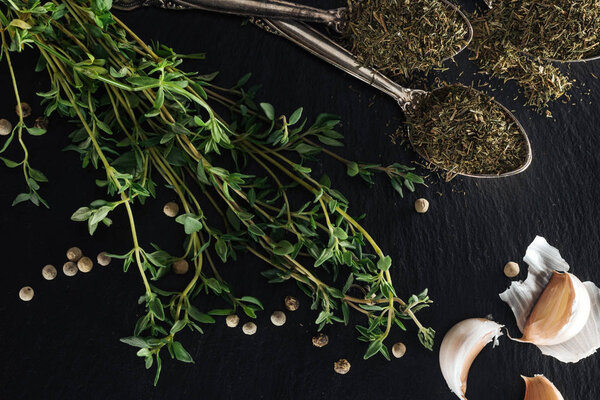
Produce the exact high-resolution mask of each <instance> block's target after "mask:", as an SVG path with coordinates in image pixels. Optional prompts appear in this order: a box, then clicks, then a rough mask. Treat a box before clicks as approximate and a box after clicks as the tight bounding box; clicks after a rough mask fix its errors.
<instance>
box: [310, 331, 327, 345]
mask: <svg viewBox="0 0 600 400" xmlns="http://www.w3.org/2000/svg"><path fill="white" fill-rule="evenodd" d="M328 343H329V337H328V336H327V335H326V334H324V333H323V332H321V333H319V334H317V335H315V336H313V338H312V344H313V346H315V347H324V346H327V344H328Z"/></svg>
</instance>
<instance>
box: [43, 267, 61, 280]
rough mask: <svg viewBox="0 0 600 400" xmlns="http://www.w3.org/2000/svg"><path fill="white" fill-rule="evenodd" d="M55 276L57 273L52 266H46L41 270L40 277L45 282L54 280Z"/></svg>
mask: <svg viewBox="0 0 600 400" xmlns="http://www.w3.org/2000/svg"><path fill="white" fill-rule="evenodd" d="M57 274H58V272H56V267H54V265H50V264H48V265H46V266H45V267H44V268H42V276H43V277H44V279H45V280H47V281H51V280H52V279H54V278H56V275H57Z"/></svg>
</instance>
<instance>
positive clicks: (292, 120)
mask: <svg viewBox="0 0 600 400" xmlns="http://www.w3.org/2000/svg"><path fill="white" fill-rule="evenodd" d="M303 110H304V109H303V108H302V107H300V108H298V109H297V110H296V111H294V112H293V114H292V115H290V119H289V121H288V123H289V124H290V125H294V124H295V123H296V122H298V121H300V118H301V117H302V111H303Z"/></svg>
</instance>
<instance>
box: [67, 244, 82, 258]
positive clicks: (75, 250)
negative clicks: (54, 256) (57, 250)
mask: <svg viewBox="0 0 600 400" xmlns="http://www.w3.org/2000/svg"><path fill="white" fill-rule="evenodd" d="M82 256H83V252H82V251H81V249H80V248H79V247H71V248H70V249H69V250H67V260H69V261H73V262H77V261H79V259H80V258H81V257H82Z"/></svg>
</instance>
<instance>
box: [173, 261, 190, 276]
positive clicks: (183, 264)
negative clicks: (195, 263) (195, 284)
mask: <svg viewBox="0 0 600 400" xmlns="http://www.w3.org/2000/svg"><path fill="white" fill-rule="evenodd" d="M171 269H172V270H173V272H174V273H176V274H177V275H184V274H186V273H187V272H188V269H190V265H189V264H188V262H187V261H186V260H177V261H175V262H174V263H173V265H172V266H171Z"/></svg>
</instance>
